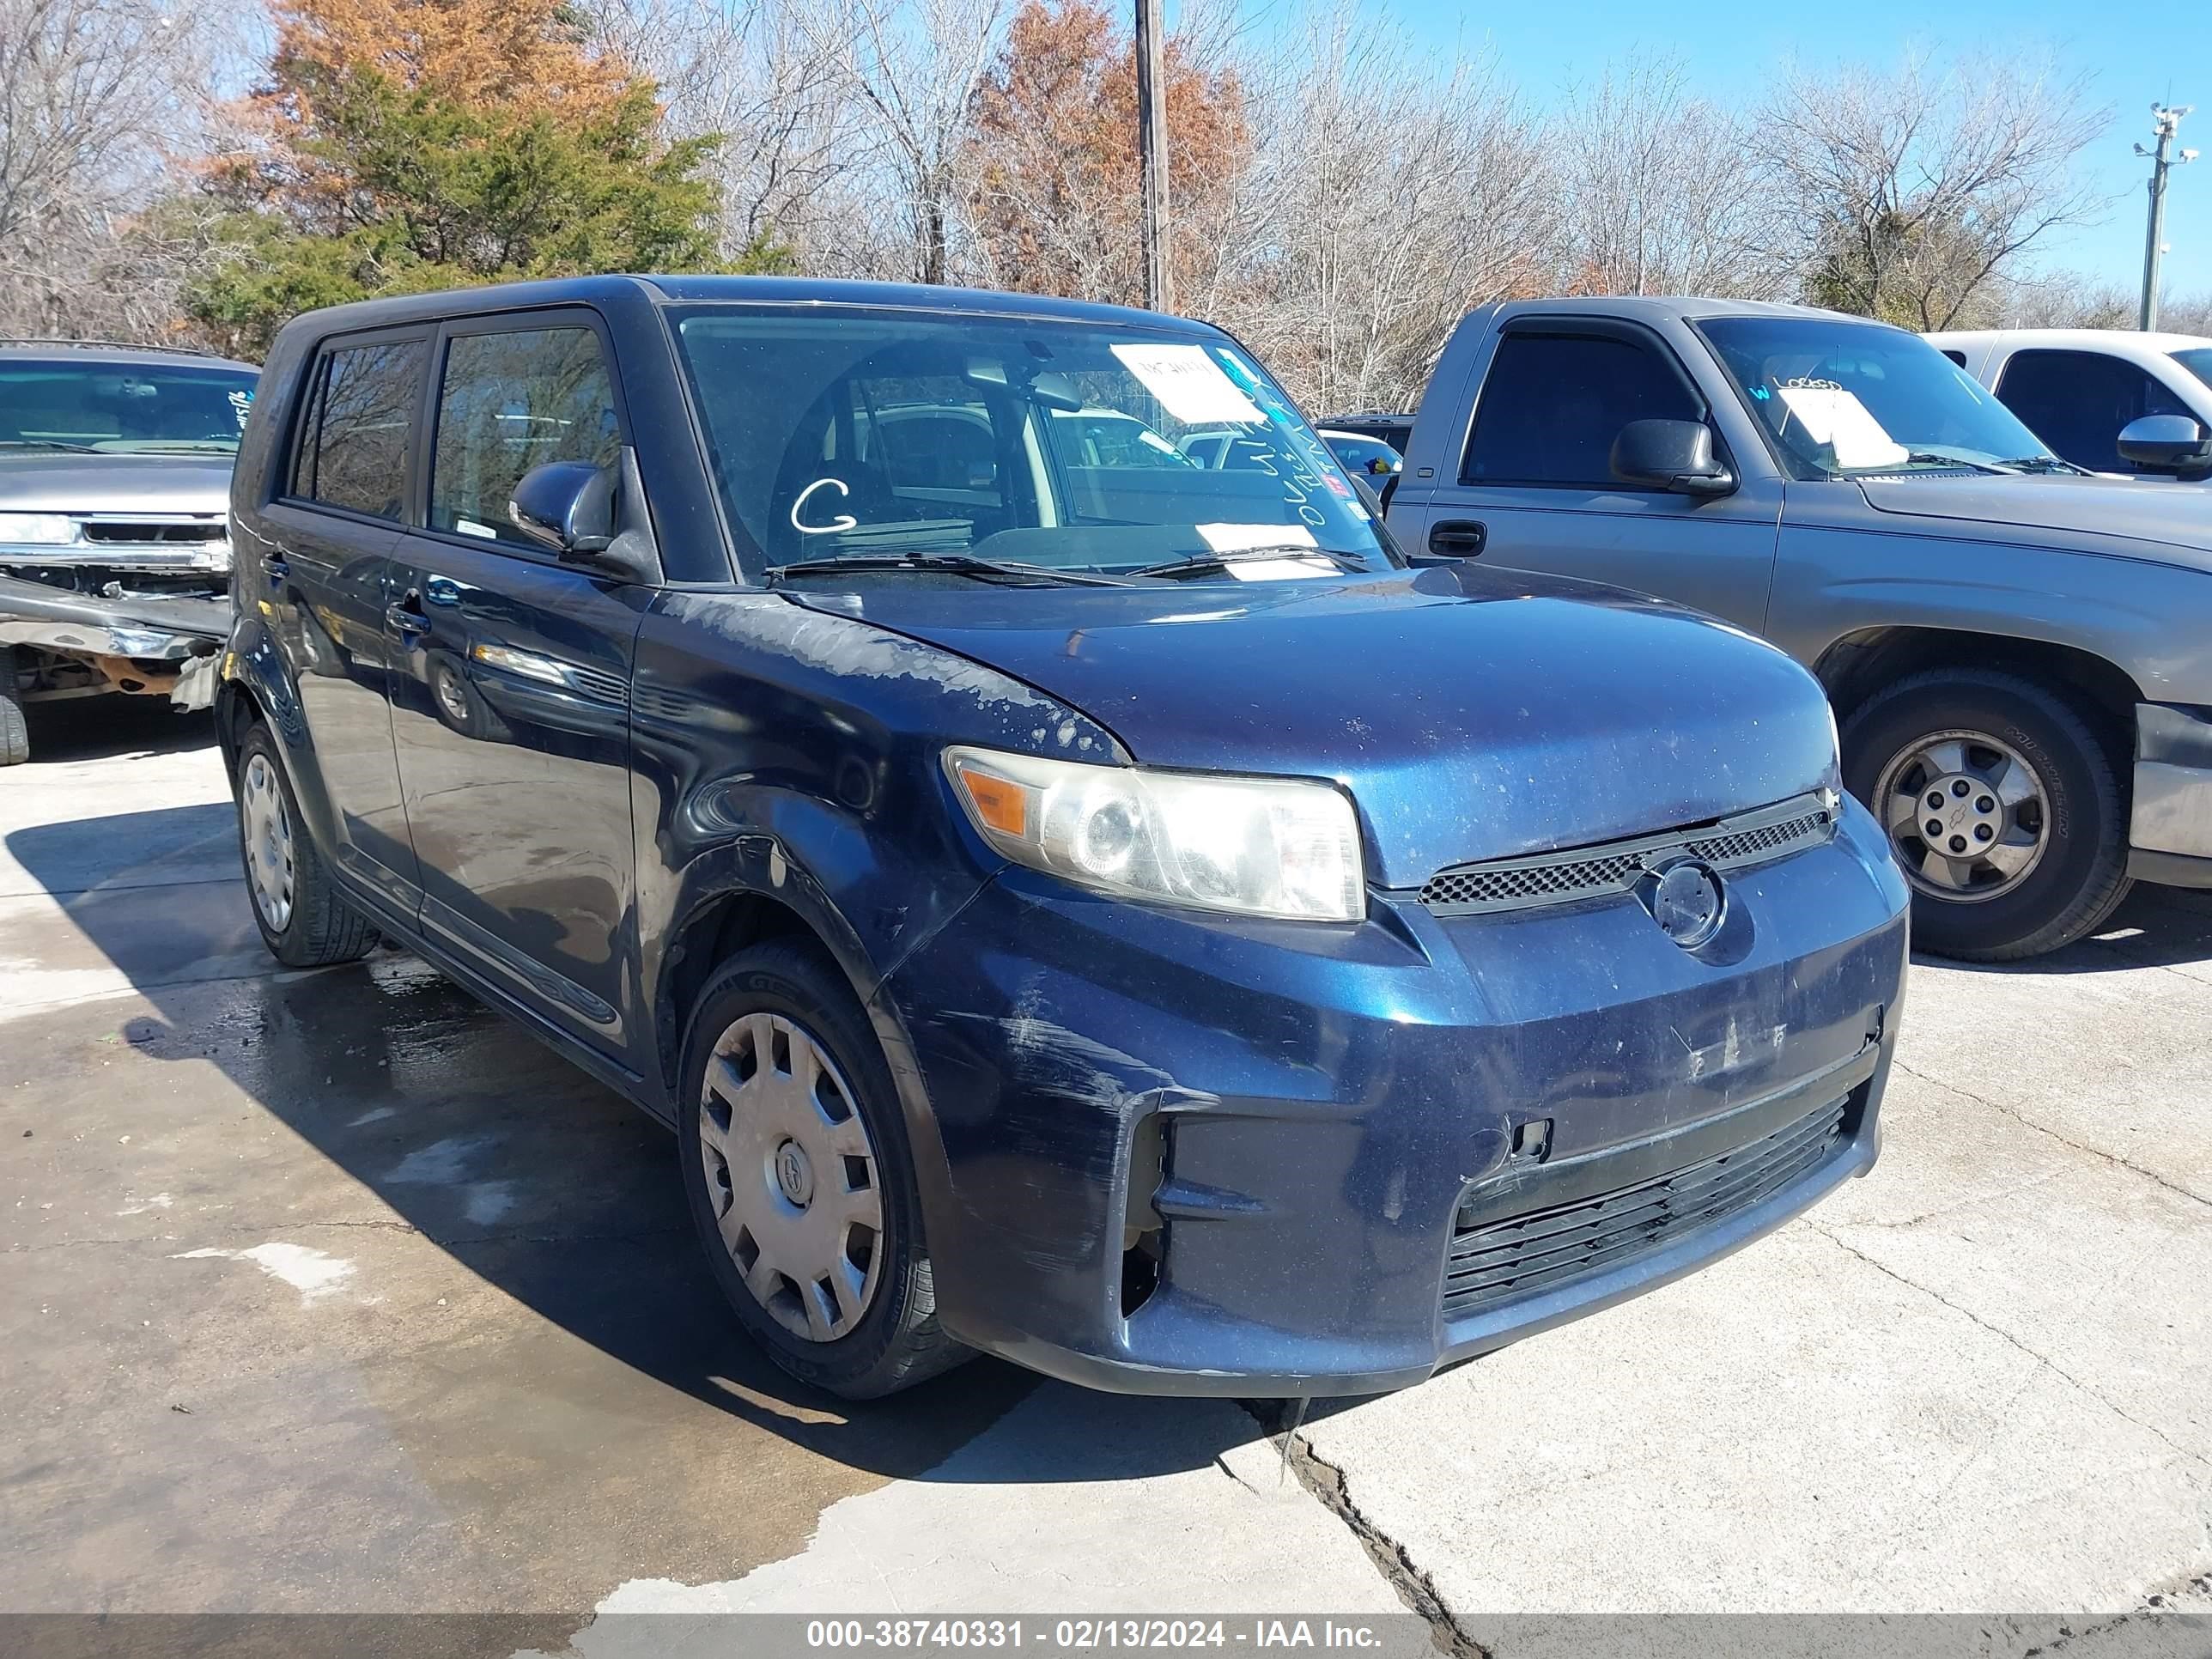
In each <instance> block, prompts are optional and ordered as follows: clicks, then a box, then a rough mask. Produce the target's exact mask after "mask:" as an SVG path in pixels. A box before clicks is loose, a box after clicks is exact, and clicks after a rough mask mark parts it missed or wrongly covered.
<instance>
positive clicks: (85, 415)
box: [0, 357, 259, 454]
mask: <svg viewBox="0 0 2212 1659" xmlns="http://www.w3.org/2000/svg"><path fill="white" fill-rule="evenodd" d="M258 378H259V377H258V375H256V374H254V373H253V372H252V370H251V369H242V368H217V367H216V366H215V365H213V364H207V363H174V364H172V363H128V362H125V363H118V362H100V361H97V360H93V359H82V358H70V357H53V358H31V359H24V358H18V357H10V358H8V359H6V360H4V361H0V447H4V448H15V449H21V448H30V449H59V450H71V449H89V450H98V451H103V452H108V453H115V452H137V451H155V450H179V451H185V452H191V451H207V452H210V453H213V452H216V451H221V452H222V453H225V454H234V453H237V449H238V437H239V434H240V433H241V432H242V431H244V430H245V429H246V414H247V412H248V411H249V410H252V407H253V385H254V382H255V380H258Z"/></svg>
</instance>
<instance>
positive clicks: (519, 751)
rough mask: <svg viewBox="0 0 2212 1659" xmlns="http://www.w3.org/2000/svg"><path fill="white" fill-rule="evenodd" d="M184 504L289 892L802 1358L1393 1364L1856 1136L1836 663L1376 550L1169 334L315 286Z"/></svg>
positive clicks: (1498, 1317)
mask: <svg viewBox="0 0 2212 1659" xmlns="http://www.w3.org/2000/svg"><path fill="white" fill-rule="evenodd" d="M1194 451H1202V452H1203V458H1202V459H1198V458H1194V453H1193V452H1194ZM232 510H233V513H234V520H235V525H234V533H235V538H236V547H237V557H238V563H237V576H236V579H235V580H236V590H235V599H236V607H237V629H236V633H235V636H234V639H233V641H232V642H231V647H230V649H229V652H228V654H227V655H226V657H225V658H224V661H223V682H222V696H221V702H220V713H221V729H222V741H223V749H224V753H225V757H226V759H227V761H228V764H229V767H230V770H231V773H232V775H233V777H234V781H235V783H236V787H237V793H238V801H239V823H240V835H241V840H242V842H243V848H244V856H245V865H246V874H247V877H248V887H249V890H250V892H251V896H252V903H253V907H254V911H255V915H256V917H257V919H258V923H259V925H260V927H261V929H262V932H263V933H264V936H265V938H266V939H267V940H268V944H269V946H270V950H271V951H274V952H275V954H276V956H277V957H279V958H280V959H281V960H283V962H285V963H291V964H295V965H303V964H310V963H330V962H335V961H340V960H343V959H346V958H348V957H356V956H359V955H361V954H362V953H363V952H364V951H368V949H370V948H371V947H372V946H373V945H374V943H375V942H376V940H377V939H378V937H379V936H380V935H382V936H386V937H388V938H390V939H394V940H397V941H400V942H403V943H404V944H405V945H407V946H408V947H410V949H413V950H415V951H419V952H421V954H422V956H424V957H427V958H428V959H429V960H430V961H431V962H433V963H436V964H437V965H438V966H439V967H440V968H441V969H443V970H445V971H446V972H447V973H449V974H450V975H453V977H454V978H455V979H457V980H459V981H461V982H462V983H463V984H465V985H466V986H467V987H470V988H471V990H473V991H474V992H475V993H476V994H478V995H480V996H482V997H483V999H485V1000H487V1001H489V1002H490V1003H492V1004H494V1005H495V1006H498V1007H500V1008H501V1009H502V1010H504V1011H506V1012H507V1013H509V1014H511V1015H512V1016H513V1017H514V1018H517V1019H519V1020H520V1021H521V1022H522V1023H523V1024H526V1025H527V1026H528V1027H529V1028H530V1029H531V1030H533V1031H534V1032H536V1033H537V1034H538V1036H542V1037H543V1038H544V1039H545V1040H546V1041H547V1042H550V1043H552V1044H553V1045H554V1046H555V1047H556V1048H559V1049H560V1050H561V1051H562V1052H563V1053H564V1054H568V1056H570V1057H571V1058H572V1059H573V1060H574V1061H575V1062H576V1063H577V1064H578V1065H580V1066H583V1067H584V1068H585V1069H586V1070H587V1071H588V1072H590V1073H592V1074H593V1075H594V1076H596V1077H599V1078H600V1079H604V1080H605V1082H607V1083H609V1084H611V1085H613V1086H614V1087H615V1088H617V1089H618V1090H620V1091H623V1093H624V1094H626V1095H628V1096H629V1097H630V1098H631V1099H633V1100H635V1102H637V1103H639V1104H640V1105H641V1106H643V1107H644V1108H646V1109H647V1110H648V1111H650V1112H652V1113H653V1114H654V1115H657V1116H659V1117H661V1118H663V1119H665V1120H666V1121H669V1122H671V1124H673V1125H674V1127H676V1129H677V1132H678V1147H679V1153H680V1163H681V1170H682V1181H683V1187H684V1202H686V1203H687V1204H688V1205H689V1206H690V1210H691V1213H692V1215H693V1217H694V1218H695V1220H696V1223H697V1225H698V1229H699V1232H700V1236H701V1237H702V1240H703V1242H704V1243H705V1246H706V1249H707V1251H708V1255H709V1257H710V1258H711V1260H712V1262H713V1264H714V1273H715V1274H716V1276H717V1278H718V1279H719V1281H720V1285H721V1287H722V1289H723V1291H725V1292H726V1295H727V1297H728V1298H729V1302H730V1304H731V1306H732V1308H733V1309H734V1310H735V1311H736V1314H737V1316H738V1319H739V1321H741V1322H743V1324H744V1326H745V1327H746V1328H748V1329H749V1330H750V1332H751V1333H752V1334H753V1335H754V1336H755V1337H756V1338H757V1340H759V1341H760V1342H761V1343H762V1344H763V1346H765V1347H766V1348H767V1349H768V1350H769V1352H770V1353H772V1354H773V1355H774V1356H775V1358H776V1359H777V1361H778V1362H779V1363H781V1364H782V1365H784V1366H785V1367H786V1368H787V1369H788V1370H790V1371H792V1372H793V1373H794V1374H795V1375H797V1376H799V1377H801V1378H804V1379H806V1380H808V1381H811V1382H813V1383H818V1384H820V1385H821V1386H823V1387H824V1388H827V1389H834V1390H836V1391H837V1392H840V1393H842V1394H846V1395H854V1396H862V1395H878V1394H883V1393H886V1392H889V1391H890V1390H892V1389H897V1388H900V1387H902V1386H904V1385H906V1384H908V1383H914V1382H916V1381H918V1380H920V1379H921V1378H922V1377H925V1376H929V1375H931V1374H932V1373H933V1372H935V1371H938V1370H942V1369H944V1368H945V1366H947V1365H949V1364H953V1363H954V1362H955V1361H957V1360H958V1359H959V1358H963V1357H965V1356H966V1355H967V1354H969V1352H972V1351H975V1350H979V1349H980V1350H982V1351H984V1352H991V1353H996V1354H1001V1355H1004V1356H1006V1358H1011V1359H1014V1360H1018V1361H1019V1362H1021V1363H1022V1364H1027V1365H1031V1366H1034V1367H1036V1369H1038V1370H1042V1371H1047V1372H1049V1373H1052V1374H1053V1375H1055V1376H1063V1377H1068V1378H1072V1379H1073V1380H1075V1381H1078V1382H1081V1383H1090V1384H1093V1385H1095V1386H1098V1387H1102V1388H1109V1389H1128V1390H1135V1391H1147V1392H1158V1393H1211V1394H1243V1395H1304V1394H1316V1393H1319V1394H1327V1393H1345V1392H1354V1391H1368V1390H1376V1389H1389V1388H1395V1387H1398V1386H1401V1385H1403V1384H1407V1383H1414V1382H1417V1381H1419V1380H1420V1379H1421V1378H1423V1377H1425V1376H1428V1375H1430V1374H1431V1372H1432V1371H1434V1370H1436V1369H1437V1366H1439V1365H1440V1364H1445V1363H1448V1362H1449V1361H1452V1360H1455V1359H1460V1358H1466V1357H1468V1356H1470V1355H1474V1354H1478V1353H1481V1352H1486V1351H1487V1350H1490V1349H1493V1348H1496V1347H1498V1346H1501V1345H1502V1344H1504V1343H1506V1342H1510V1341H1511V1340H1515V1339H1516V1338H1518V1337H1521V1336H1524V1335H1527V1334H1529V1333H1530V1332H1533V1331H1536V1330H1541V1329H1542V1328H1546V1327H1547V1326H1551V1325H1555V1324H1558V1323H1559V1322H1562V1321H1564V1320H1567V1319H1571V1318H1573V1317H1575V1316H1577V1315H1580V1314H1583V1313H1587V1312H1589V1311H1592V1310H1595V1309H1597V1308H1600V1307H1602V1306H1604V1305H1606V1304H1609V1303H1612V1302H1615V1301H1619V1300H1620V1299H1621V1298H1623V1297H1628V1296H1631V1295H1633V1294H1635V1293H1637V1292H1638V1291H1644V1290H1647V1289H1649V1288H1650V1287H1651V1286H1653V1285H1657V1284H1660V1283H1662V1281H1664V1280H1667V1279H1671V1278H1674V1277H1675V1276H1677V1275H1679V1274H1680V1273H1685V1272H1687V1271H1689V1270H1690V1269H1692V1268H1694V1267H1698V1266H1699V1265H1701V1264H1703V1263H1705V1262H1707V1261H1711V1260H1713V1259H1714V1258H1716V1257H1717V1256H1719V1255H1723V1253H1725V1252H1727V1251H1729V1250H1731V1249H1735V1248H1736V1247H1737V1246H1739V1245H1741V1244H1743V1243H1746V1242H1747V1240H1750V1239H1752V1238H1753V1237H1756V1236H1758V1235H1759V1234H1760V1233H1762V1232H1764V1231H1767V1230H1769V1229H1771V1228H1772V1227H1774V1226H1775V1225H1778V1223H1780V1222H1781V1221H1783V1220H1784V1219H1785V1218H1788V1217H1790V1216H1791V1215H1793V1214H1795V1213H1796V1212H1799V1211H1801V1210H1802V1209H1804V1208H1805V1207H1806V1206H1808V1205H1809V1204H1811V1203H1812V1202H1813V1201H1814V1200H1815V1199H1817V1198H1818V1197H1819V1196H1820V1194H1822V1193H1824V1192H1825V1191H1826V1190H1827V1189H1828V1188H1830V1187H1832V1186H1833V1185H1834V1184H1835V1183H1836V1182H1839V1181H1841V1180H1842V1179H1843V1178H1844V1176H1848V1175H1852V1174H1856V1173H1863V1171H1864V1170H1866V1169H1867V1168H1868V1167H1869V1165H1870V1164H1872V1162H1873V1160H1874V1158H1875V1148H1876V1145H1877V1139H1878V1135H1877V1118H1876V1115H1877V1111H1878V1109H1879V1106H1880V1103H1881V1093H1882V1087H1883V1083H1884V1080H1885V1078H1886V1076H1887V1070H1888V1066H1889V1060H1890V1054H1891V1051H1892V1048H1893V1044H1894V1042H1895V1040H1896V1033H1897V1021H1898V1014H1899V998H1900V994H1901V992H1902V988H1903V982H1904V980H1903V975H1904V971H1905V886H1904V884H1903V883H1902V882H1901V881H1900V879H1899V876H1898V874H1897V872H1896V871H1895V870H1894V868H1893V866H1892V865H1891V862H1890V858H1889V854H1888V852H1887V848H1886V842H1885V840H1884V837H1883V836H1882V835H1881V831H1880V829H1878V827H1877V826H1876V825H1875V823H1873V822H1872V821H1871V820H1870V819H1869V817H1868V816H1867V814H1866V813H1865V812H1864V811H1863V810H1862V809H1861V808H1860V807H1859V806H1858V805H1856V804H1854V803H1853V802H1852V801H1850V799H1847V798H1846V797H1844V795H1843V794H1842V793H1840V792H1839V790H1838V776H1837V764H1836V743H1835V733H1834V729H1833V727H1832V725H1831V723H1830V720H1829V716H1828V712H1827V705H1826V701H1825V699H1824V698H1823V697H1822V696H1821V693H1820V687H1819V686H1818V685H1817V684H1814V681H1813V679H1812V678H1810V677H1809V676H1808V674H1806V673H1805V672H1804V671H1802V670H1801V669H1800V668H1798V667H1797V666H1796V665H1794V664H1793V663H1791V662H1790V659H1788V658H1787V657H1785V656H1784V655H1783V654H1782V653H1780V652H1778V651H1776V650H1773V649H1771V647H1767V646H1765V645H1764V644H1762V643H1760V642H1759V641H1757V640H1754V639H1752V638H1749V637H1747V636H1746V635H1743V634H1741V633H1739V632H1737V631H1736V630H1735V629H1730V628H1728V627H1724V626H1722V625H1720V624H1718V623H1713V622H1711V621H1709V620H1707V619H1705V618H1703V617H1698V616H1696V615H1693V614H1691V613H1689V612H1686V611H1681V610H1679V609H1675V608H1674V607H1671V606H1668V605H1662V604H1659V603H1656V602H1654V601H1650V600H1647V599H1640V598H1636V597H1633V596H1631V595H1628V594H1625V593H1622V592H1617V591H1614V590H1612V589H1607V588H1601V587H1595V586H1585V585H1581V584H1577V583H1572V582H1566V581H1559V580H1547V579H1541V578H1537V577H1533V576H1528V575H1525V574H1518V573H1513V572H1506V571H1489V570H1485V569H1483V568H1480V566H1479V565H1476V564H1473V563H1468V562H1437V561H1431V562H1421V561H1419V560H1413V561H1409V560H1408V559H1407V558H1406V557H1405V556H1402V555H1401V553H1400V552H1399V551H1398V550H1396V549H1395V548H1394V547H1393V546H1392V544H1390V541H1389V538H1388V536H1387V534H1386V533H1385V532H1383V528H1382V526H1381V524H1380V521H1379V514H1378V513H1377V512H1376V508H1375V505H1374V502H1373V501H1372V499H1371V497H1370V496H1368V495H1366V494H1365V493H1364V490H1363V489H1361V487H1359V486H1358V485H1355V484H1354V483H1352V481H1351V480H1350V479H1349V478H1348V477H1346V474H1345V473H1344V471H1343V470H1342V469H1341V467H1340V465H1338V464H1337V462H1336V461H1335V459H1334V458H1333V457H1332V456H1331V454H1330V453H1329V451H1328V448H1327V447H1326V446H1325V445H1324V444H1323V443H1322V441H1320V440H1319V439H1318V438H1317V437H1316V435H1314V433H1313V431H1312V430H1311V428H1309V426H1308V425H1307V424H1306V422H1304V420H1303V419H1301V418H1300V416H1298V414H1297V411H1296V410H1293V409H1292V408H1291V405H1290V404H1289V402H1288V400H1287V399H1286V398H1285V397H1284V395H1283V393H1282V392H1280V391H1279V389H1278V388H1277V387H1276V386H1275V385H1274V383H1273V381H1272V380H1269V379H1268V378H1267V374H1265V372H1264V371H1263V370H1262V369H1261V368H1260V366H1259V365H1258V364H1257V363H1256V362H1254V361H1253V359H1252V358H1251V357H1250V356H1249V355H1248V354H1247V353H1246V352H1245V351H1244V350H1243V349H1242V348H1241V347H1239V346H1238V345H1237V343H1236V342H1235V341H1234V340H1232V339H1231V338H1230V337H1228V336H1226V335H1225V334H1223V333H1222V332H1220V331H1218V330H1216V329H1213V328H1211V327H1207V326H1205V325H1200V324H1197V323H1192V322H1184V321H1180V320H1177V319H1171V318H1165V317H1160V316H1156V315H1152V314H1151V313H1142V312H1133V311H1124V310H1118V309H1109V308H1103V307H1091V306H1082V305H1075V304H1068V303H1063V302H1060V301H1046V300H1038V299H1030V298H1025V297H1019V296H1014V295H999V294H980V293H964V292H960V291H957V290H948V289H902V288H889V287H869V286H854V285H842V284H832V283H806V282H796V281H783V280H774V279H730V278H681V279H647V278H629V277H622V278H615V277H608V278H595V279H591V280H583V281H574V282H562V283H545V284H537V285H531V286H526V287H513V288H506V289H483V290H481V291H477V292H471V293H459V294H439V295H428V296H424V297H422V298H416V299H405V300H394V301H376V302H372V303H369V304H367V305H361V306H350V307H343V308H340V309H336V310H330V311H323V312H318V313H313V314H312V315H309V316H306V317H302V318H301V319H299V320H297V321H296V322H295V323H293V324H292V325H290V326H289V327H288V328H286V329H285V330H284V331H283V334H282V335H281V336H280V337H278V339H277V341H276V346H275V348H274V349H273V350H272V351H271V353H270V357H269V362H268V366H267V368H266V371H265V373H264V379H263V382H262V392H261V395H260V396H259V397H258V398H257V399H256V401H255V404H254V407H253V413H252V421H251V422H250V423H249V425H248V427H247V429H246V435H245V441H244V445H243V447H242V448H241V450H240V457H239V465H238V468H237V472H236V483H235V493H234V499H233V503H232ZM1624 510H1625V511H1626V510H1632V502H1630V501H1627V500H1626V498H1624ZM577 1178H578V1179H579V1180H589V1179H590V1178H591V1172H590V1171H589V1170H579V1171H577Z"/></svg>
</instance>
